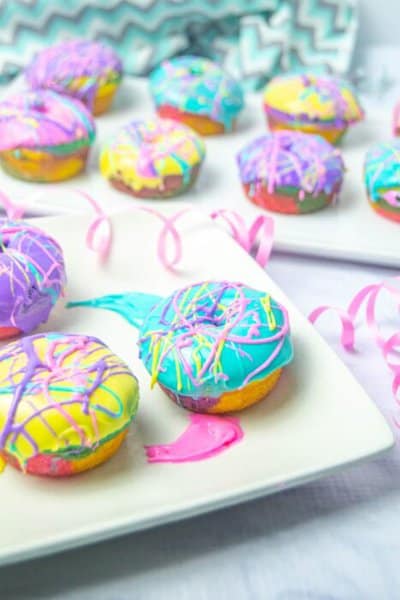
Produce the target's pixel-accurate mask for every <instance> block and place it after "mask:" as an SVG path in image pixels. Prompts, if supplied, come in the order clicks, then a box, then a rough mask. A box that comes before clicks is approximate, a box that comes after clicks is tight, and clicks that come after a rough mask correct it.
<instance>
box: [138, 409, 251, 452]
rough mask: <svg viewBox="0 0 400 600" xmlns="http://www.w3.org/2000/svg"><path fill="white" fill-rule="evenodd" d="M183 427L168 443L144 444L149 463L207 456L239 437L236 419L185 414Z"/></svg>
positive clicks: (234, 441)
mask: <svg viewBox="0 0 400 600" xmlns="http://www.w3.org/2000/svg"><path fill="white" fill-rule="evenodd" d="M189 419H190V423H189V426H188V427H187V428H186V430H185V431H184V432H183V433H182V434H181V435H180V436H179V437H178V439H177V440H175V441H174V442H172V443H171V444H160V445H155V446H146V447H145V449H146V455H147V460H148V462H150V463H166V462H169V463H182V462H194V461H198V460H204V459H205V458H211V457H212V456H215V455H216V454H219V453H220V452H223V451H224V450H227V449H228V448H230V447H231V446H232V445H233V444H236V443H237V442H240V440H242V439H243V435H244V434H243V430H242V428H241V426H240V424H239V419H235V418H234V417H224V418H222V417H216V416H212V415H189Z"/></svg>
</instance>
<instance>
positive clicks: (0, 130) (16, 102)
mask: <svg viewBox="0 0 400 600" xmlns="http://www.w3.org/2000/svg"><path fill="white" fill-rule="evenodd" d="M94 137H95V124H94V121H93V118H92V116H91V114H90V113H89V112H88V110H87V109H86V108H85V107H84V106H83V104H81V103H80V102H79V101H77V100H74V99H73V98H68V97H67V96H61V95H60V94H56V93H55V92H52V91H49V90H44V91H37V92H24V93H21V94H18V95H17V96H13V97H11V98H8V99H6V100H4V101H3V102H1V103H0V151H4V150H14V151H15V153H16V155H17V157H18V152H19V149H21V148H25V149H27V148H30V149H37V150H43V151H45V152H50V153H52V154H55V155H60V156H63V155H64V154H70V153H72V152H74V151H76V150H79V149H80V148H86V147H88V146H90V145H91V144H92V142H93V140H94Z"/></svg>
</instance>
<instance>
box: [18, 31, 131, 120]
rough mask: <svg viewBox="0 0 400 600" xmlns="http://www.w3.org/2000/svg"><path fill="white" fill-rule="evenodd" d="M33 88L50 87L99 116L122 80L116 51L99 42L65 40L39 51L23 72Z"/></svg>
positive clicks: (111, 99) (119, 61) (120, 63)
mask: <svg viewBox="0 0 400 600" xmlns="http://www.w3.org/2000/svg"><path fill="white" fill-rule="evenodd" d="M25 77H26V81H27V83H28V85H29V86H30V87H31V89H33V90H37V89H50V90H53V91H56V92H59V93H60V94H67V95H68V96H72V97H74V98H77V99H78V100H81V102H83V104H85V105H86V107H87V108H88V109H89V110H90V111H91V112H92V113H93V114H94V115H100V114H101V113H103V112H105V111H106V110H107V109H108V108H109V107H110V105H111V103H112V101H113V98H114V96H115V93H116V91H117V89H118V86H119V84H120V83H121V79H122V62H121V59H120V58H119V56H118V54H117V53H116V52H115V51H114V50H113V49H112V48H111V47H110V46H108V45H106V44H104V43H102V42H96V41H90V40H82V39H75V40H68V41H66V42H61V43H59V44H56V45H54V46H51V47H50V48H46V49H44V50H42V51H41V52H39V53H38V54H37V55H36V56H35V57H34V59H33V60H32V62H31V63H30V65H29V66H28V67H27V69H26V71H25Z"/></svg>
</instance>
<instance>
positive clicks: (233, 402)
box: [160, 369, 283, 414]
mask: <svg viewBox="0 0 400 600" xmlns="http://www.w3.org/2000/svg"><path fill="white" fill-rule="evenodd" d="M282 370H283V369H277V370H276V371H274V372H273V373H270V374H269V375H267V377H264V378H263V379H259V380H256V381H252V382H251V383H249V384H248V385H246V386H245V387H243V388H241V389H238V390H234V391H232V392H225V393H224V394H222V395H221V396H220V397H219V398H199V399H196V400H195V399H193V398H191V397H190V396H182V395H180V394H176V393H175V392H173V391H172V390H169V389H168V388H166V387H165V386H163V385H160V387H161V388H162V390H163V391H164V392H165V393H166V394H167V396H169V398H171V400H173V401H174V402H175V403H176V404H178V406H181V407H183V408H186V409H187V410H191V411H193V412H198V413H208V414H221V413H229V412H238V411H240V410H244V409H245V408H248V407H250V406H252V405H253V404H256V403H257V402H260V401H261V400H263V399H264V398H265V397H266V396H267V395H268V394H269V393H270V392H271V391H272V390H273V388H274V387H275V385H276V384H277V383H278V380H279V378H280V376H281V373H282Z"/></svg>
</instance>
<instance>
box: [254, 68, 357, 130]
mask: <svg viewBox="0 0 400 600" xmlns="http://www.w3.org/2000/svg"><path fill="white" fill-rule="evenodd" d="M264 104H265V108H266V110H267V112H268V113H270V114H271V115H272V116H273V115H275V116H276V117H277V118H278V119H279V120H285V119H286V120H287V121H288V123H292V124H293V123H294V122H296V121H299V122H302V123H305V122H315V121H318V122H319V124H320V125H321V126H324V124H325V125H326V126H328V127H331V126H332V125H333V126H334V127H338V128H339V127H346V126H347V125H350V124H351V123H354V122H357V121H359V120H361V119H362V118H363V116H364V113H363V110H362V108H361V106H360V104H359V103H358V100H357V98H356V95H355V92H354V91H353V89H352V87H351V85H350V84H349V83H348V82H346V81H343V80H340V79H336V78H334V77H329V76H317V75H313V74H307V75H293V74H289V75H283V76H279V77H275V78H274V79H272V80H271V81H270V82H269V84H268V85H267V86H266V88H265V91H264Z"/></svg>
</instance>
